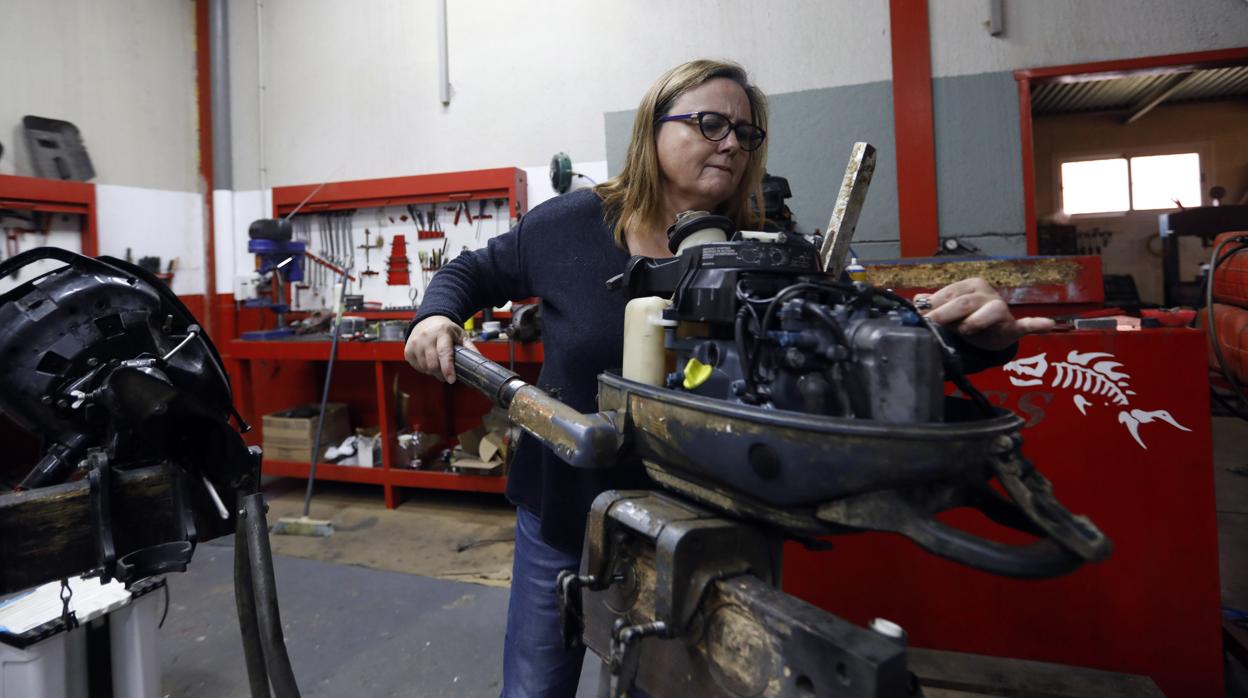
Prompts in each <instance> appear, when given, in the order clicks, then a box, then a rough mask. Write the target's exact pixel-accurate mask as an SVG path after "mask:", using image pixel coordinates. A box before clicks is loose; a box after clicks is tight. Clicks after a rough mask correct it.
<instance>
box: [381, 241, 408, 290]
mask: <svg viewBox="0 0 1248 698" xmlns="http://www.w3.org/2000/svg"><path fill="white" fill-rule="evenodd" d="M410 264H411V262H410V261H409V260H408V258H407V236H405V235H403V234H399V235H395V236H394V238H393V239H392V240H391V241H390V259H388V260H386V284H387V285H389V286H407V285H409V284H410V283H411V270H410Z"/></svg>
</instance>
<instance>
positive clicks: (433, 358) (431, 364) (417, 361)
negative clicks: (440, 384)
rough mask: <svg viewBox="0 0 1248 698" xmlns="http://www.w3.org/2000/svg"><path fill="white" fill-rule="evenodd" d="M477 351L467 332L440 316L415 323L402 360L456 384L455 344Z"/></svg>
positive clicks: (421, 370)
mask: <svg viewBox="0 0 1248 698" xmlns="http://www.w3.org/2000/svg"><path fill="white" fill-rule="evenodd" d="M456 344H462V345H463V346H465V347H468V348H469V349H471V350H473V351H476V350H477V348H476V346H474V345H473V343H472V340H470V339H468V333H467V332H465V331H464V328H462V327H460V326H459V325H458V324H456V323H455V322H454V321H453V320H451V319H450V318H448V317H443V316H441V315H434V316H433V317H427V318H425V319H424V320H421V321H420V322H418V323H416V326H415V327H413V328H412V334H411V336H409V337H408V338H407V346H405V347H404V348H403V358H405V359H407V363H409V364H411V365H412V368H414V369H416V370H417V371H420V372H421V373H427V374H429V375H431V376H433V377H434V378H437V379H438V380H443V381H446V382H447V383H454V382H455V349H454V347H455V345H456Z"/></svg>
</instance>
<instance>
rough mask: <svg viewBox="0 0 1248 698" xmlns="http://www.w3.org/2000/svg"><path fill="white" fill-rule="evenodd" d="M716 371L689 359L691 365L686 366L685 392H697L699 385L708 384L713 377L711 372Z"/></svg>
mask: <svg viewBox="0 0 1248 698" xmlns="http://www.w3.org/2000/svg"><path fill="white" fill-rule="evenodd" d="M713 370H714V369H713V368H711V367H710V366H707V365H706V364H704V363H702V362H701V361H698V360H697V359H689V363H687V364H685V382H684V384H683V385H684V386H685V390H695V389H696V388H697V387H698V386H699V385H702V384H703V383H705V382H706V380H707V379H708V378H710V377H711V371H713Z"/></svg>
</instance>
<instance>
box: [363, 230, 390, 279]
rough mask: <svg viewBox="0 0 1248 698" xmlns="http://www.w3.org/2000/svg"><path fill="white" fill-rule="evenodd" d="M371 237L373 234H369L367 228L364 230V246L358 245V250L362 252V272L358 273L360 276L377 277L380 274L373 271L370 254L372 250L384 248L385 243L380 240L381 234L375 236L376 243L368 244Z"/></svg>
mask: <svg viewBox="0 0 1248 698" xmlns="http://www.w3.org/2000/svg"><path fill="white" fill-rule="evenodd" d="M372 235H373V234H372V233H371V232H369V230H368V228H365V229H364V244H363V245H360V248H359V249H361V250H364V271H362V272H360V276H377V275H378V274H380V273H381V272H379V271H377V270H375V269H373V263H372V259H371V257H370V254H371V253H372V251H373V250H377V249H381V248H382V247H385V245H386V243H385V242H384V241H383V240H382V237H381V233H378V234H377V242H376V243H370V242H369V240H370V238H372Z"/></svg>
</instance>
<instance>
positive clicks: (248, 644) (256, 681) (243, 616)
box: [234, 494, 270, 698]
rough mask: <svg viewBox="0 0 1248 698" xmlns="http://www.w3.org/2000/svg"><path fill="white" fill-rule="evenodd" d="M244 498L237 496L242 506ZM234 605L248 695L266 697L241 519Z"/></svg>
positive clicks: (266, 678)
mask: <svg viewBox="0 0 1248 698" xmlns="http://www.w3.org/2000/svg"><path fill="white" fill-rule="evenodd" d="M242 504H243V497H242V495H241V494H240V495H239V497H238V505H237V506H238V507H239V508H240V509H241V508H242ZM234 605H235V606H236V607H237V608H238V629H239V630H240V631H241V632H242V635H243V659H245V660H246V662H247V683H248V685H249V686H250V687H251V698H269V695H270V694H269V676H268V673H267V672H266V671H265V669H264V647H263V645H262V644H261V642H260V625H259V623H258V622H257V620H256V595H255V589H254V588H253V586H252V580H251V561H250V560H249V559H248V557H247V535H246V529H245V528H244V526H243V524H242V522H241V521H239V522H238V524H237V529H236V530H235V532H234Z"/></svg>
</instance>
